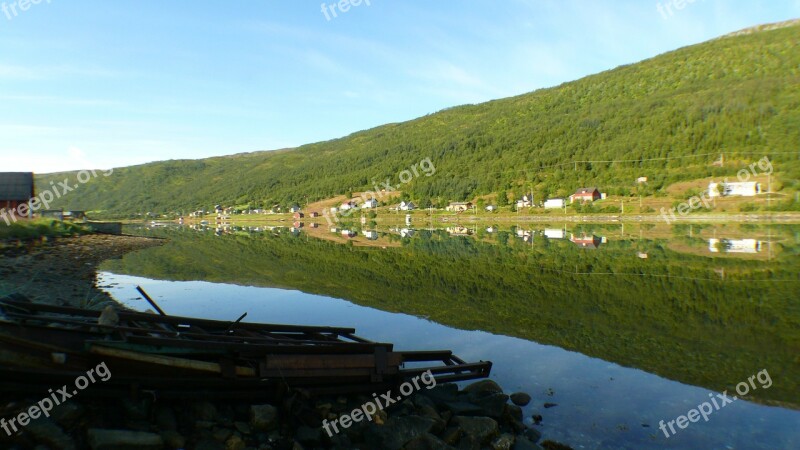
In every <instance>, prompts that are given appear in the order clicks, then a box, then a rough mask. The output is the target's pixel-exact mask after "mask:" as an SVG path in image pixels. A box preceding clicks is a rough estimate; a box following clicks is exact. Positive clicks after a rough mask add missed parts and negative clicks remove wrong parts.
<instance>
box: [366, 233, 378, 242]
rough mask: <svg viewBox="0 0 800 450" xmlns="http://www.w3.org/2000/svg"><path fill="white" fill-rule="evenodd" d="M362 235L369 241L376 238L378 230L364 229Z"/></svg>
mask: <svg viewBox="0 0 800 450" xmlns="http://www.w3.org/2000/svg"><path fill="white" fill-rule="evenodd" d="M364 236H365V237H366V238H367V239H369V240H370V241H374V240H376V239H378V232H377V231H372V230H367V231H364Z"/></svg>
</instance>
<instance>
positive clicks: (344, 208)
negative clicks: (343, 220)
mask: <svg viewBox="0 0 800 450" xmlns="http://www.w3.org/2000/svg"><path fill="white" fill-rule="evenodd" d="M355 206H356V205H355V204H353V202H344V203H342V205H341V206H339V209H340V210H342V211H347V210H350V209H353V208H355Z"/></svg>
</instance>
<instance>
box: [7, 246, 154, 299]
mask: <svg viewBox="0 0 800 450" xmlns="http://www.w3.org/2000/svg"><path fill="white" fill-rule="evenodd" d="M162 242H163V241H161V240H158V239H149V238H142V237H135V236H113V235H104V234H92V235H85V236H75V237H68V238H57V239H37V240H36V241H32V242H31V241H29V242H17V241H15V242H4V243H3V244H4V245H3V246H0V295H8V294H12V293H17V294H22V295H25V296H26V297H28V298H30V299H32V300H34V301H35V302H37V303H46V304H54V305H62V306H73V307H91V308H93V309H97V308H100V307H102V305H105V304H108V303H111V302H113V301H114V300H113V299H112V298H111V297H110V296H109V295H108V294H106V293H105V292H104V291H102V290H100V289H98V288H97V277H96V270H97V266H98V265H99V264H100V263H101V262H103V261H105V260H108V259H113V258H120V257H122V256H123V255H125V254H126V253H129V252H131V251H134V250H139V249H143V248H147V247H152V246H155V245H161V244H162Z"/></svg>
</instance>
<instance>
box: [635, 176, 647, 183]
mask: <svg viewBox="0 0 800 450" xmlns="http://www.w3.org/2000/svg"><path fill="white" fill-rule="evenodd" d="M636 182H637V183H639V184H642V183H647V177H639V178H637V179H636Z"/></svg>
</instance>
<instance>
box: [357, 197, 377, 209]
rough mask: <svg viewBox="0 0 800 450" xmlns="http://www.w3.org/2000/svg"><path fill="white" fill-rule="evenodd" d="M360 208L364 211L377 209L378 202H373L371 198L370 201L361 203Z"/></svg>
mask: <svg viewBox="0 0 800 450" xmlns="http://www.w3.org/2000/svg"><path fill="white" fill-rule="evenodd" d="M361 207H362V208H364V209H371V208H377V207H378V201H377V200H375V199H374V198H371V199H369V200H367V201H365V202H364V203H362V204H361Z"/></svg>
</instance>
